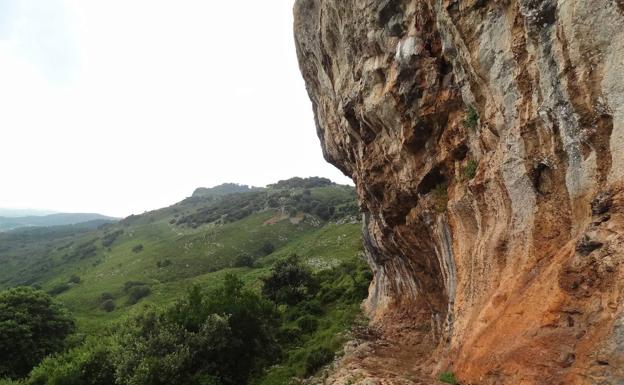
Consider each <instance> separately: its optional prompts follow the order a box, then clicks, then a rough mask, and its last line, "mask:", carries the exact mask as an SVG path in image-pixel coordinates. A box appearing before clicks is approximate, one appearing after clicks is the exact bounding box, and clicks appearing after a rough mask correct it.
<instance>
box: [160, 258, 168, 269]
mask: <svg viewBox="0 0 624 385" xmlns="http://www.w3.org/2000/svg"><path fill="white" fill-rule="evenodd" d="M156 266H158V267H160V268H163V267H167V266H171V260H169V259H168V258H165V259H163V260H161V261H158V262H156Z"/></svg>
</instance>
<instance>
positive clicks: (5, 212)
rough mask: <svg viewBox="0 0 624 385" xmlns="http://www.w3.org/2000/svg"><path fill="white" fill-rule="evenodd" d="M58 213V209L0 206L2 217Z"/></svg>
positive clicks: (0, 215)
mask: <svg viewBox="0 0 624 385" xmlns="http://www.w3.org/2000/svg"><path fill="white" fill-rule="evenodd" d="M50 214H58V211H54V210H45V209H28V208H26V209H12V208H6V207H0V217H6V218H19V217H41V216H44V215H50Z"/></svg>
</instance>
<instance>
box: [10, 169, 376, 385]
mask: <svg viewBox="0 0 624 385" xmlns="http://www.w3.org/2000/svg"><path fill="white" fill-rule="evenodd" d="M197 191H199V193H198V192H197ZM229 191H232V192H229ZM292 254H297V255H299V256H301V259H302V261H303V263H304V264H305V265H307V266H308V267H309V268H311V269H312V270H313V271H315V272H323V271H326V272H332V271H334V272H335V274H334V273H332V274H334V275H335V277H334V278H332V279H331V280H330V281H331V282H327V285H330V286H331V287H332V288H334V287H335V288H336V289H335V290H337V292H338V293H341V292H347V291H350V292H352V291H353V290H357V293H359V294H357V295H356V296H353V295H350V296H348V297H345V298H348V299H345V300H342V299H340V298H341V296H340V294H338V295H337V296H335V298H334V297H331V298H330V299H329V300H328V302H327V303H326V304H325V305H323V306H322V308H321V310H319V312H318V313H315V315H314V317H318V320H319V321H318V322H319V325H322V327H319V328H318V330H317V331H315V332H313V333H312V334H310V335H309V336H308V337H306V339H305V340H304V341H303V343H301V344H299V345H298V346H296V347H294V348H293V349H292V351H289V354H288V355H287V356H286V358H285V361H284V362H283V365H280V366H277V367H274V368H272V369H271V370H269V372H268V373H267V374H266V376H265V377H264V378H263V379H259V382H258V383H262V384H282V383H285V382H284V381H286V382H287V380H286V379H288V378H290V377H292V376H295V375H301V373H303V372H304V371H305V369H304V368H303V365H304V364H303V361H304V360H305V357H306V354H307V353H306V352H308V351H309V350H310V349H312V348H313V347H315V346H321V345H322V346H331V347H332V349H339V347H340V346H341V344H342V342H343V341H344V338H345V335H344V332H345V331H346V330H347V329H348V328H349V326H350V325H351V323H352V322H353V321H354V320H355V317H356V316H357V315H358V314H359V305H360V302H361V300H362V299H363V298H364V297H365V295H366V288H367V286H368V282H369V279H370V275H369V272H368V268H367V266H366V264H365V262H364V261H363V258H362V241H361V223H360V221H359V212H358V206H357V203H356V195H355V190H354V188H353V187H351V186H342V185H336V184H334V183H331V182H330V181H329V180H327V179H322V178H312V179H301V178H293V179H290V180H286V181H280V182H278V183H276V184H273V185H269V186H268V187H267V188H247V186H244V187H242V186H240V185H234V184H228V185H224V186H217V187H216V188H212V189H198V190H196V192H195V193H194V194H193V195H192V196H191V197H189V198H187V199H185V200H183V201H181V202H179V203H176V204H174V205H172V206H169V207H166V208H163V209H159V210H155V211H151V212H148V213H144V214H141V215H132V216H130V217H127V218H125V219H123V220H121V221H119V222H116V223H106V224H100V225H98V226H96V227H94V224H93V223H83V224H75V225H65V226H54V227H44V228H27V229H21V230H15V231H10V232H5V233H0V266H1V267H2V268H0V288H7V287H12V286H19V285H32V286H35V287H40V288H42V289H43V290H45V291H47V292H48V293H50V294H52V295H54V296H55V297H56V298H57V300H59V301H60V302H62V303H63V304H64V305H65V306H66V307H67V308H68V309H69V310H70V312H71V313H72V315H73V316H74V317H75V318H76V320H77V324H78V330H79V332H80V333H83V334H85V335H94V334H95V335H97V334H98V333H101V332H102V331H103V330H105V329H106V328H107V327H109V326H110V325H112V324H113V323H114V322H116V321H119V320H123V319H124V318H125V317H127V316H128V315H131V314H135V313H137V312H140V311H142V309H144V308H145V307H146V306H150V307H153V306H156V307H165V306H167V305H169V304H171V303H173V302H174V301H175V300H177V299H178V298H180V297H181V296H183V295H184V294H185V293H186V292H188V290H189V289H190V288H192V287H194V286H199V287H201V288H203V289H210V288H213V287H216V286H218V285H220V284H222V282H223V278H224V277H225V275H226V274H228V273H235V274H236V275H238V276H239V278H241V279H242V280H243V282H245V284H246V285H247V286H249V287H250V288H254V289H259V288H260V287H261V284H262V280H261V278H262V277H264V276H267V274H269V273H270V271H271V268H272V267H273V266H274V265H275V263H276V262H277V261H280V260H284V259H286V258H287V257H289V256H290V255H292ZM344 266H349V268H348V269H346V270H345V268H344ZM344 271H347V272H346V273H345V272H344ZM336 274H337V275H336ZM336 277H337V278H336ZM328 287H329V286H328ZM332 290H334V289H332ZM332 298H333V299H332ZM292 322H293V323H295V322H296V320H293V321H292ZM295 325H296V324H295Z"/></svg>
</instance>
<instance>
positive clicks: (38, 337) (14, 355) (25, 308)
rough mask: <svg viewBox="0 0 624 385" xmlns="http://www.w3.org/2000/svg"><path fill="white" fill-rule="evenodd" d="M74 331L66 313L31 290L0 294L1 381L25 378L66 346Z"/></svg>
mask: <svg viewBox="0 0 624 385" xmlns="http://www.w3.org/2000/svg"><path fill="white" fill-rule="evenodd" d="M74 329H75V326H74V321H73V320H72V319H71V318H70V316H69V314H68V312H67V310H66V309H65V308H64V307H62V306H61V305H60V304H58V303H56V302H55V301H54V300H53V299H52V298H51V297H50V296H49V295H47V294H45V293H44V292H42V291H39V290H35V289H33V288H31V287H18V288H13V289H8V290H5V291H3V292H0V378H1V377H10V378H18V377H22V376H24V375H26V374H27V373H28V372H29V371H30V370H31V369H32V368H33V367H34V366H35V365H37V364H38V363H39V362H40V361H41V360H42V359H43V358H44V357H45V356H47V355H49V354H52V353H55V352H58V351H60V350H62V349H63V348H64V347H65V339H66V338H67V336H69V335H70V334H71V333H72V332H73V331H74Z"/></svg>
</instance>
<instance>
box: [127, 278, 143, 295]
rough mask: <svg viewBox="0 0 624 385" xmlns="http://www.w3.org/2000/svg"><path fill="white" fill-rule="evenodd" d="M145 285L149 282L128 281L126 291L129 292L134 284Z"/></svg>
mask: <svg viewBox="0 0 624 385" xmlns="http://www.w3.org/2000/svg"><path fill="white" fill-rule="evenodd" d="M145 285H147V284H146V283H145V282H141V281H126V282H125V283H124V292H126V293H128V292H129V291H130V289H132V288H133V287H134V286H145Z"/></svg>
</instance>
